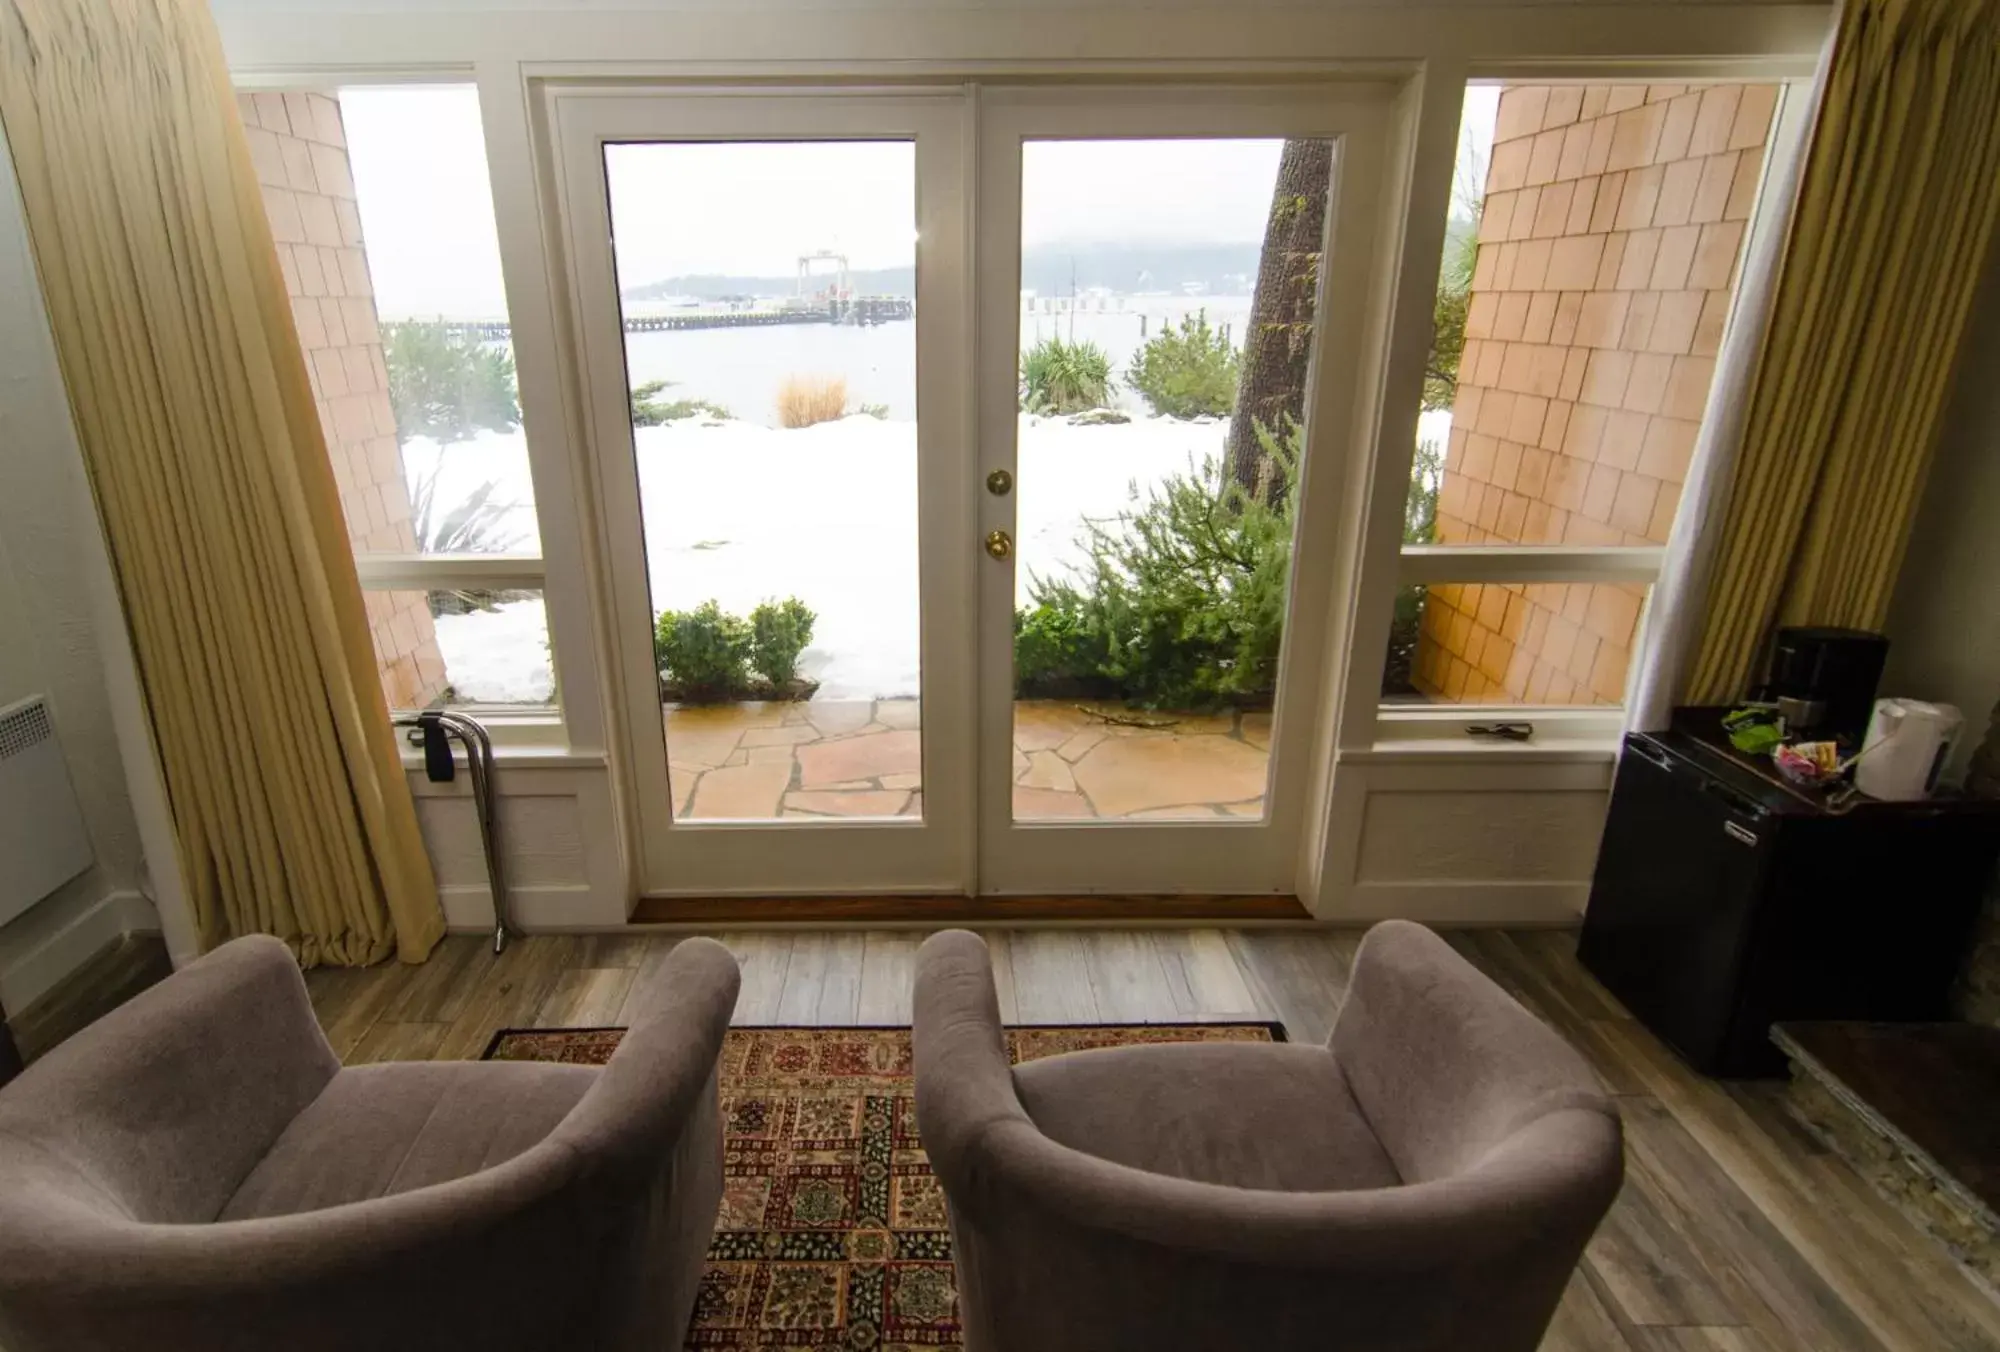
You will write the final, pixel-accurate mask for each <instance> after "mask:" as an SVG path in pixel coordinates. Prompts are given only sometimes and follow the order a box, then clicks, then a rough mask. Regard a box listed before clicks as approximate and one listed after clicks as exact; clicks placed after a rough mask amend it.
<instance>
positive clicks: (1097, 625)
mask: <svg viewBox="0 0 2000 1352" xmlns="http://www.w3.org/2000/svg"><path fill="white" fill-rule="evenodd" d="M1258 439H1259V441H1260V442H1261V443H1262V445H1263V450H1264V454H1265V455H1267V456H1268V457H1269V458H1270V461H1271V464H1272V472H1273V474H1274V475H1276V476H1277V477H1278V479H1280V480H1281V481H1282V482H1281V489H1282V490H1283V491H1280V492H1278V493H1276V494H1274V495H1273V499H1274V503H1273V504H1267V503H1265V502H1262V501H1258V500H1255V499H1253V498H1252V497H1251V496H1250V495H1249V494H1247V493H1245V492H1244V491H1243V489H1242V487H1241V486H1240V485H1238V484H1236V483H1235V482H1233V481H1232V480H1230V479H1229V478H1228V477H1227V476H1226V475H1225V474H1224V473H1223V469H1222V466H1221V464H1220V463H1219V462H1218V461H1216V460H1214V459H1213V458H1210V459H1208V460H1204V461H1203V462H1202V464H1201V465H1200V466H1199V467H1198V468H1194V469H1192V470H1191V472H1190V473H1188V474H1185V475H1175V476H1173V477H1172V478H1170V479H1168V480H1167V481H1166V482H1165V483H1163V484H1161V485H1160V486H1159V488H1157V489H1156V490H1154V492H1153V493H1152V495H1151V496H1150V497H1149V498H1148V499H1147V501H1146V503H1145V505H1144V506H1142V507H1141V508H1139V509H1138V510H1137V511H1135V512H1131V513H1124V514H1121V515H1119V516H1118V517H1117V518H1115V519H1114V520H1112V521H1109V522H1090V523H1087V525H1086V528H1085V529H1086V535H1085V538H1084V539H1083V541H1082V542H1081V543H1082V544H1083V546H1084V548H1085V549H1086V550H1087V551H1088V553H1089V556H1090V563H1089V566H1088V570H1087V572H1086V575H1085V576H1084V577H1083V578H1081V579H1079V580H1078V581H1075V582H1069V581H1055V582H1045V581H1043V580H1041V579H1039V578H1031V579H1030V581H1029V588H1028V596H1029V600H1030V603H1031V604H1030V605H1029V606H1027V607H1026V608H1023V609H1022V610H1020V611H1019V612H1018V613H1017V614H1016V615H1015V617H1014V666H1015V680H1016V688H1017V690H1018V692H1019V693H1020V694H1022V695H1024V696H1034V695H1051V696H1056V695H1060V696H1067V695H1072V694H1082V695H1094V696H1097V697H1100V698H1120V699H1124V700H1127V701H1130V702H1132V703H1134V704H1140V705H1145V706H1148V707H1152V708H1167V709H1197V708H1206V707H1213V706H1215V705H1218V704H1263V703H1268V702H1269V700H1270V698H1271V696H1272V695H1273V693H1274V692H1275V690H1276V688H1277V679H1278V649H1279V643H1280V640H1281V639H1282V637H1283V634H1284V618H1285V599H1286V597H1285V587H1286V578H1287V575H1288V574H1289V572H1290V569H1291V556H1292V500H1293V498H1294V497H1295V496H1296V495H1295V494H1293V493H1292V492H1290V491H1289V490H1290V488H1291V486H1292V484H1293V482H1294V480H1295V478H1296V475H1297V471H1298V453H1299V444H1300V433H1299V427H1298V425H1297V424H1296V423H1290V424H1288V425H1287V426H1286V428H1285V431H1284V434H1283V435H1282V436H1275V435H1273V434H1272V433H1271V432H1270V431H1269V430H1268V429H1266V428H1262V427H1260V428H1258Z"/></svg>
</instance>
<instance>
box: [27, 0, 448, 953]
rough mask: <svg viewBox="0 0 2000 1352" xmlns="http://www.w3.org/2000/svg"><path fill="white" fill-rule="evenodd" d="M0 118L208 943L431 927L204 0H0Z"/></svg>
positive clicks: (439, 921) (358, 937) (357, 609)
mask: <svg viewBox="0 0 2000 1352" xmlns="http://www.w3.org/2000/svg"><path fill="white" fill-rule="evenodd" d="M0 118H4V121H5V125H6V132H7V140H8V144H9V146H10V148H11V150H12V154H13V160H14V167H15V172H16V174H17V176H18V178H19V181H20V186H21V196H22V201H23V204H24V206H25V209H26V213H27V218H28V226H29V233H30V235H31V237H32V239H33V242H34V247H35V256H36V264H37V268H38V271H39V274H40V277H41V282H42V287H43V290H44V292H45V293H46V296H47V300H48V309H49V322H50V327H51V329H52V330H53V332H54V336H55V341H56V349H57V352H58V355H59V357H60V360H61V365H62V371H63V379H64V383H65V384H66V385H67V387H68V390H69V396H70V405H71V409H72V412H73V414H74V416H75V420H76V426H77V434H78V441H79V443H80V445H81V447H82V451H83V458H84V462H85V468H86V471H87V473H88V477H89V480H90V485H91V491H92V495H93V497H94V499H95V501H96V504H97V510H98V515H99V519H100V522H101V524H102V526H103V529H104V533H105V538H106V542H107V545H108V546H109V550H110V554H111V559H112V568H113V572H114V573H115V575H116V578H117V582H118V588H119V593H120V599H121V601H122V603H123V606H124V610H125V614H126V621H127V624H128V625H129V626H130V628H131V633H132V643H133V652H134V655H135V657H136V659H137V663H138V668H139V675H140V684H141V687H142V690H143V693H144V697H145V701H146V705H147V714H148V718H149V721H150V723H151V726H152V730H153V737H154V744H155V747H156V748H157V751H158V755H159V760H160V768H161V771H162V776H163V779H164V781H165V783H166V786H167V795H168V799H169V803H170V805H171V807H172V811H173V817H174V830H175V836H176V839H177V842H178V845H179V855H180V859H179V864H180V868H181V872H182V876H183V880H184V882H185V884H186V889H187V894H188V897H189V899H190V903H191V905H192V907H193V910H194V912H195V915H194V920H195V924H196V927H197V929H198V931H199V933H200V934H201V936H202V940H203V943H204V944H205V945H213V944H215V943H217V942H220V941H222V940H223V939H226V938H230V937H233V936H236V935H240V934H248V933H268V934H275V935H277V936H278V937H280V938H282V939H284V940H286V941H287V942H288V943H289V944H291V945H292V946H293V948H294V949H295V951H296V952H297V953H298V955H299V958H300V960H301V961H302V962H303V963H305V964H306V965H308V966H311V965H316V964H319V963H333V964H340V965H358V964H365V963H370V962H375V961H378V960H380V959H382V958H384V957H386V956H388V955H389V954H391V953H394V954H396V955H397V956H399V957H401V958H402V959H403V960H405V961H410V962H416V961H421V960H422V959H423V958H424V957H425V956H426V955H427V954H428V953H429V951H430V949H431V948H432V946H433V945H434V944H435V943H436V942H437V940H438V938H439V937H440V936H441V935H442V934H443V931H444V917H443V914H442V912H441V911H440V909H439V906H438V900H437V887H436V883H435V881H434V879H433V878H432V875H431V868H430V862H429V858H428V856H427V855H426V854H425V851H424V847H423V841H422V838H421V836H420V835H419V833H418V829H417V821H416V811H415V807H414V804H413V802H412V801H411V798H410V793H409V787H408V784H407V782H406V780H405V779H404V777H403V770H402V765H401V761H400V757H399V756H398V753H397V749H396V744H395V739H394V735H393V731H392V729H391V728H390V725H389V714H388V709H387V706H386V704H385V702H384V698H383V695H382V691H381V687H380V685H379V683H378V680H377V676H376V672H375V659H374V652H373V648H372V645H371V643H370V640H369V634H368V627H367V622H366V615H365V610H364V608H363V604H362V598H361V589H360V584H359V582H358V580H357V579H356V575H355V569H354V560H353V556H352V554H351V553H350V552H349V545H348V542H347V532H346V529H345V526H344V523H343V519H342V516H341V508H340V501H339V496H338V493H337V491H336V488H335V484H334V479H333V471H332V467H331V464H330V462H329V460H328V458H327V452H326V445H325V442H324V439H323V433H322V431H321V427H320V422H319V417H318V414H317V412H316V411H315V409H314V406H313V400H312V392H311V386H310V384H309V382H308V378H307V375H306V368H305V359H304V356H303V354H302V353H301V351H300V348H299V343H298V337H297V335H296V333H295V332H294V330H293V328H292V319H291V309H290V306H289V305H288V304H287V302H286V299H285V290H284V283H283V278H282V275H281V274H280V272H279V268H278V260H277V252H276V247H275V245H274V244H273V242H272V239H271V232H270V226H269V224H268V222H267V221H266V219H265V215H264V207H263V201H262V197H261V195H260V193H259V191H258V187H257V181H256V177H255V174H254V172H253V170H252V167H251V164H250V157H249V148H248V145H247V143H246V141H245V138H244V134H243V129H242V126H241V124H240V122H239V121H238V115H237V111H236V101H235V97H234V92H233V90H232V89H231V86H230V83H229V77H228V72H227V69H226V66H225V64H224V62H223V58H222V52H221V47H220V43H219V40H218V38H217V36H216V33H215V29H214V25H213V21H212V20H211V18H210V16H209V13H208V10H207V7H206V5H205V4H203V3H201V0H90V3H88V4H77V3H75V0H0Z"/></svg>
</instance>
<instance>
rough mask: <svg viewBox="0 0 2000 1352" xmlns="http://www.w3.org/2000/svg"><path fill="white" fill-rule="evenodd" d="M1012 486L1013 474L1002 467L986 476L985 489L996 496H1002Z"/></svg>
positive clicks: (1004, 495)
mask: <svg viewBox="0 0 2000 1352" xmlns="http://www.w3.org/2000/svg"><path fill="white" fill-rule="evenodd" d="M1013 488H1014V476H1013V475H1011V474H1009V473H1008V472H1007V471H1006V470H1004V469H996V470H994V471H993V472H992V473H991V474H989V475H987V476H986V491H987V492H989V493H991V494H992V495H993V496H994V497H996V498H1004V497H1006V496H1007V494H1008V493H1010V492H1012V491H1013Z"/></svg>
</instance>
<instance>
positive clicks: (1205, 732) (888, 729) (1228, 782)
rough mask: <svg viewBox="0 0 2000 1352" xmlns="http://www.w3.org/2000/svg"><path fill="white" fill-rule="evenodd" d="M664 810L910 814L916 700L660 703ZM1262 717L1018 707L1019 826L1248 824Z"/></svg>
mask: <svg viewBox="0 0 2000 1352" xmlns="http://www.w3.org/2000/svg"><path fill="white" fill-rule="evenodd" d="M665 713H666V720H667V762H668V765H669V767H670V771H671V773H670V776H669V778H670V781H671V783H672V786H673V795H674V816H675V817H676V818H678V819H683V820H690V819H691V820H711V821H713V820H723V819H728V820H737V821H741V820H744V819H753V820H755V819H765V818H774V817H775V818H786V817H792V818H801V819H806V818H817V819H826V818H839V817H916V816H921V815H922V813H923V779H922V769H923V765H922V758H923V752H922V742H921V736H920V733H919V731H918V705H917V701H916V700H913V699H885V700H813V701H810V702H808V703H804V704H764V703H754V702H746V703H742V704H710V705H671V704H670V705H668V706H666V710H665ZM1270 745H1271V716H1270V714H1268V713H1219V714H1163V713H1134V712H1130V711H1127V710H1124V709H1118V708H1112V707H1102V708H1101V707H1098V706H1093V705H1078V704H1073V703H1068V702H1064V701H1060V700H1022V701H1020V702H1018V703H1016V704H1015V706H1014V763H1013V770H1014V776H1013V777H1014V816H1015V818H1016V819H1017V820H1028V821H1033V820H1059V819H1066V818H1086V817H1088V818H1098V819H1117V820H1129V821H1137V820H1146V819H1162V818H1190V817H1195V818H1199V817H1258V816H1262V815H1263V811H1264V781H1265V769H1266V764H1267V762H1268V760H1269V757H1270Z"/></svg>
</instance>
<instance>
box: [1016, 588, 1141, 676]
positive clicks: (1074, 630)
mask: <svg viewBox="0 0 2000 1352" xmlns="http://www.w3.org/2000/svg"><path fill="white" fill-rule="evenodd" d="M1034 599H1035V604H1034V605H1032V606H1023V607H1021V608H1020V609H1018V610H1016V611H1015V612H1014V680H1015V682H1016V684H1017V685H1018V686H1019V688H1020V689H1021V690H1022V691H1024V692H1033V693H1036V694H1041V695H1048V696H1059V697H1060V696H1068V697H1072V698H1075V697H1084V698H1107V697H1108V698H1117V697H1118V695H1119V693H1120V692H1119V691H1118V690H1116V689H1115V688H1112V684H1111V681H1110V678H1108V677H1106V676H1104V675H1103V674H1102V672H1103V669H1104V668H1105V666H1106V665H1107V659H1108V658H1109V656H1110V652H1109V648H1108V646H1107V643H1106V635H1105V633H1104V631H1103V629H1102V628H1101V627H1099V626H1098V625H1097V624H1096V623H1095V622H1094V621H1095V619H1096V615H1095V612H1093V611H1092V609H1091V607H1090V606H1089V605H1088V603H1087V601H1086V599H1085V597H1084V594H1083V593H1082V592H1080V591H1078V590H1077V589H1076V588H1075V587H1074V586H1071V585H1070V584H1069V583H1067V582H1049V583H1039V582H1038V583H1036V584H1035V586H1034Z"/></svg>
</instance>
